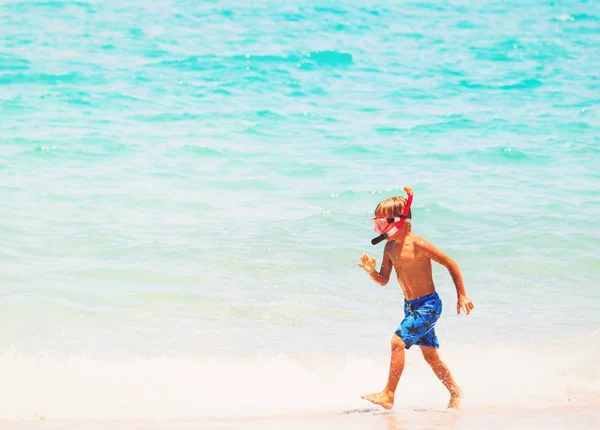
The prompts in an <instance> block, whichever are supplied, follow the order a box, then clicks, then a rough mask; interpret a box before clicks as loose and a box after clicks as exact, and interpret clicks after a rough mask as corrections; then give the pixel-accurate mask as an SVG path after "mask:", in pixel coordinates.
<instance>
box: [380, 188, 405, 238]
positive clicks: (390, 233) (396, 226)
mask: <svg viewBox="0 0 600 430" xmlns="http://www.w3.org/2000/svg"><path fill="white" fill-rule="evenodd" d="M404 191H406V195H407V196H408V201H407V202H406V205H405V206H404V209H403V210H402V215H400V218H401V219H400V221H398V222H397V223H396V224H394V227H392V228H391V229H390V230H389V231H387V232H385V233H382V234H380V235H379V236H377V237H374V238H373V239H371V245H377V244H378V243H379V242H381V241H382V240H384V239H387V238H388V237H392V236H393V235H395V234H396V233H397V232H398V230H400V229H401V228H402V226H403V225H404V223H405V222H406V217H407V216H408V211H410V205H411V204H412V200H413V191H412V190H411V189H410V188H408V187H404ZM408 222H409V223H410V220H408Z"/></svg>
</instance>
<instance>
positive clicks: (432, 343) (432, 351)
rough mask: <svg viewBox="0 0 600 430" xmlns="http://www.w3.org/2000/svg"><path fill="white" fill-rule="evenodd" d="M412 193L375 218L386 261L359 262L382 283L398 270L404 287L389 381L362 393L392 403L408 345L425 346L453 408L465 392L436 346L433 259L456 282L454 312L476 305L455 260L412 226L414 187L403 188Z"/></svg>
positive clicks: (438, 308)
mask: <svg viewBox="0 0 600 430" xmlns="http://www.w3.org/2000/svg"><path fill="white" fill-rule="evenodd" d="M404 190H405V191H406V194H407V195H408V196H409V199H408V201H407V200H406V199H405V198H404V197H391V198H389V199H386V200H384V201H382V202H381V203H379V205H377V208H376V209H375V218H373V226H374V229H375V230H376V231H377V232H379V233H381V234H382V235H381V236H380V237H379V238H376V239H374V240H373V241H374V242H375V243H377V239H379V240H381V238H385V239H386V240H387V243H386V245H385V249H384V251H383V262H382V263H381V269H380V270H379V272H378V271H377V270H376V269H375V264H376V261H375V259H374V258H371V257H369V256H368V255H367V254H363V255H362V256H361V257H360V263H358V266H359V267H361V268H362V269H364V270H365V271H366V272H367V273H368V274H369V275H370V276H371V278H372V279H373V280H374V281H375V282H377V283H378V284H380V285H386V284H387V283H388V281H389V279H390V274H391V272H392V268H394V269H395V270H396V277H397V279H398V283H399V284H400V287H401V288H402V291H403V292H404V314H405V318H404V320H402V323H400V327H398V329H397V330H396V332H395V333H394V335H393V336H392V356H391V362H390V372H389V376H388V381H387V385H386V386H385V388H384V390H383V391H382V392H380V393H374V394H367V395H364V396H361V397H362V398H363V399H365V400H368V401H370V402H372V403H375V404H376V405H380V406H382V407H384V408H385V409H391V408H392V406H394V393H395V392H396V387H397V386H398V381H399V380H400V376H401V375H402V370H403V369H404V349H409V348H410V347H411V346H412V345H418V346H419V347H420V348H421V352H422V353H423V357H424V358H425V361H427V363H428V364H429V365H430V366H431V369H432V370H433V371H434V373H435V374H436V376H437V377H438V378H439V379H440V381H442V383H443V384H444V386H445V387H446V388H447V389H448V391H449V392H450V403H449V404H448V407H449V408H457V407H458V406H459V403H460V399H461V398H462V391H461V390H460V388H459V387H458V385H457V384H456V382H455V381H454V378H452V375H451V374H450V371H449V370H448V367H447V366H446V365H445V364H444V362H443V361H442V360H441V359H440V356H439V354H438V351H437V348H439V343H438V340H437V337H436V335H435V331H434V328H433V327H434V325H435V323H436V322H437V320H438V318H439V316H440V314H441V312H442V302H441V301H440V298H439V296H438V295H437V293H436V291H435V286H434V284H433V276H432V272H431V260H433V261H435V262H436V263H439V264H441V265H443V266H445V267H446V268H447V269H448V272H450V276H451V277H452V280H453V281H454V285H455V286H456V292H457V294H458V303H457V305H456V311H457V312H458V314H460V311H461V310H463V311H464V312H465V313H466V314H467V315H468V314H469V313H470V312H471V310H472V309H473V303H472V302H471V300H470V299H469V298H468V297H467V295H466V292H465V286H464V284H463V280H462V276H461V274H460V271H459V269H458V266H457V265H456V263H455V262H454V261H453V260H452V259H451V258H450V257H448V256H447V255H446V254H444V253H443V252H442V251H440V250H439V249H437V248H436V247H435V246H433V245H432V244H431V243H429V242H427V241H426V240H424V239H423V238H421V237H419V236H417V235H416V234H413V233H412V231H411V225H410V222H411V212H410V203H411V202H412V195H413V192H412V190H411V189H410V188H408V187H404Z"/></svg>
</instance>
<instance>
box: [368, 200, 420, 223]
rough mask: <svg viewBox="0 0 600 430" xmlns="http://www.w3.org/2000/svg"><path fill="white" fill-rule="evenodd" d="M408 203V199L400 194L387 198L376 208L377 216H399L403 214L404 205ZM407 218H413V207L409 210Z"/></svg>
mask: <svg viewBox="0 0 600 430" xmlns="http://www.w3.org/2000/svg"><path fill="white" fill-rule="evenodd" d="M407 203H408V200H406V199H405V198H404V197H400V196H394V197H390V198H389V199H385V200H384V201H382V202H381V203H379V204H378V205H377V207H376V208H375V216H385V217H398V216H400V215H402V211H403V210H404V206H406V204H407ZM407 218H408V219H412V211H411V209H409V210H408V216H407Z"/></svg>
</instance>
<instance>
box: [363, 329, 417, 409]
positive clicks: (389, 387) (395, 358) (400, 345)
mask: <svg viewBox="0 0 600 430" xmlns="http://www.w3.org/2000/svg"><path fill="white" fill-rule="evenodd" d="M405 347H406V344H405V343H404V341H403V340H402V339H400V336H398V335H397V334H395V333H394V335H392V357H391V360H390V373H389V375H388V381H387V384H386V386H385V388H384V390H383V391H382V392H380V393H373V394H367V395H364V396H361V397H362V398H363V399H365V400H368V401H370V402H372V403H375V404H376V405H379V406H382V407H384V408H385V409H391V408H392V406H394V394H395V393H396V388H397V387H398V381H400V376H402V371H403V370H404V348H405Z"/></svg>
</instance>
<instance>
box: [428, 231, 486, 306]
mask: <svg viewBox="0 0 600 430" xmlns="http://www.w3.org/2000/svg"><path fill="white" fill-rule="evenodd" d="M416 248H417V252H419V253H421V254H424V255H425V256H426V257H428V258H430V259H431V260H433V261H435V262H436V263H438V264H441V265H442V266H444V267H445V268H446V269H448V272H449V273H450V276H451V277H452V281H453V282H454V285H455V286H456V294H457V295H458V303H457V305H456V312H458V313H459V314H460V310H461V309H462V310H463V311H464V312H465V313H466V314H467V315H469V313H470V312H471V310H472V309H473V308H474V305H473V302H471V300H470V299H469V298H468V297H467V292H466V290H465V284H464V282H463V279H462V275H461V273H460V269H459V268H458V264H456V262H455V261H454V260H452V259H451V258H450V257H448V256H447V255H446V254H445V253H443V252H442V251H440V250H439V249H437V248H436V247H435V246H434V245H433V244H432V243H429V242H427V241H426V240H424V239H420V240H419V241H418V242H417V244H416Z"/></svg>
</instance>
